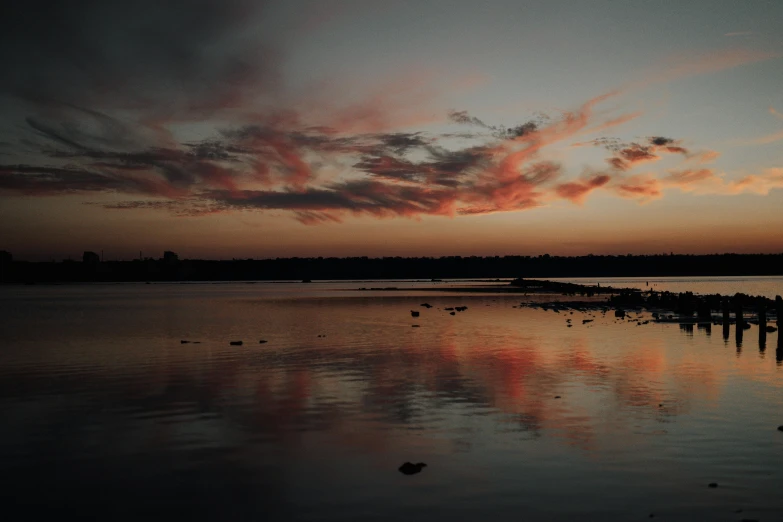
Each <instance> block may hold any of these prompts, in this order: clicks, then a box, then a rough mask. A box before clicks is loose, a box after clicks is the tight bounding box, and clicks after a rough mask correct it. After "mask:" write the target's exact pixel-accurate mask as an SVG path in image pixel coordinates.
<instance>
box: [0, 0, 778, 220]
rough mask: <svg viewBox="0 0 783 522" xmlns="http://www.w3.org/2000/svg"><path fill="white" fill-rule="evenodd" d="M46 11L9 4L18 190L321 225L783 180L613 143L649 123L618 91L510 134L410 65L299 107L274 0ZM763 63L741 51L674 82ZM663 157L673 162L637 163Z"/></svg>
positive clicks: (699, 154) (6, 63)
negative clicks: (577, 165)
mask: <svg viewBox="0 0 783 522" xmlns="http://www.w3.org/2000/svg"><path fill="white" fill-rule="evenodd" d="M39 4H40V3H39V2H35V1H31V2H16V3H14V4H13V5H11V6H10V7H9V10H8V17H7V20H11V21H12V23H8V24H6V25H7V27H6V29H5V30H4V31H3V32H0V48H3V49H14V50H16V51H14V52H9V53H4V54H2V56H0V66H2V67H3V70H4V71H6V72H7V73H8V74H4V75H3V77H2V79H0V101H3V102H5V103H11V104H15V110H17V112H19V111H21V112H23V117H22V119H21V120H20V122H19V125H18V126H17V127H16V128H14V131H13V139H10V140H8V139H6V138H5V136H4V137H3V140H2V142H0V145H2V150H0V155H1V156H0V157H1V158H2V160H3V163H0V192H2V193H4V194H11V195H13V194H24V195H26V196H40V197H48V196H54V195H70V194H81V195H83V197H87V198H89V197H90V195H98V194H113V195H121V196H125V197H127V200H125V201H120V202H116V201H115V202H112V203H109V204H103V205H104V206H105V208H108V209H121V210H127V211H131V210H135V209H154V210H164V211H169V212H172V213H174V214H176V215H183V216H195V215H204V214H212V213H218V212H236V211H261V212H287V213H289V214H290V215H291V216H292V217H294V218H295V219H297V220H299V221H300V222H302V223H305V224H321V223H335V222H341V221H343V220H344V219H345V218H346V217H347V216H368V217H375V218H394V217H408V218H417V217H421V216H425V215H437V216H460V215H480V214H489V213H495V212H514V211H522V210H530V209H534V208H537V207H541V206H544V205H548V204H552V203H553V202H557V201H566V202H570V203H573V204H577V205H579V204H583V203H584V202H585V201H586V200H587V198H588V197H589V196H590V195H591V194H593V193H595V192H596V191H601V192H602V193H604V194H607V195H614V196H619V197H623V198H633V199H638V200H640V201H647V200H650V199H654V198H658V197H661V195H662V194H663V193H664V191H666V190H670V189H677V190H681V191H685V192H692V193H694V194H724V195H732V194H740V193H756V194H767V193H769V191H770V190H773V189H775V188H779V187H782V186H783V179H781V173H780V169H768V170H766V171H763V172H762V173H759V174H752V175H746V176H744V177H742V178H740V179H736V180H730V179H728V178H727V177H726V176H725V175H724V174H722V173H720V172H718V171H716V170H713V169H711V168H706V167H705V165H706V164H707V163H710V162H712V161H714V160H715V159H716V158H717V157H718V153H717V152H715V151H711V150H707V149H699V150H692V148H691V147H686V146H685V140H683V139H675V138H670V137H666V136H660V135H650V136H647V137H644V138H638V139H635V140H633V141H629V140H623V139H620V138H609V137H602V135H603V134H605V133H606V132H611V131H613V130H615V129H619V128H620V127H621V126H622V125H623V124H625V123H627V122H629V121H632V120H634V119H636V118H637V117H639V116H640V115H641V113H639V112H629V113H616V112H613V111H611V110H608V109H604V108H603V107H605V105H606V102H607V101H608V100H611V99H613V97H615V96H616V95H617V93H606V94H603V95H600V96H597V97H595V98H592V99H589V100H587V101H585V102H584V103H583V104H581V105H580V106H578V107H575V108H573V109H571V110H566V111H561V112H560V113H559V114H558V115H556V116H548V115H544V114H543V113H537V114H534V115H533V116H532V117H527V118H520V122H519V123H518V124H515V125H511V126H509V127H506V126H502V125H495V124H493V123H489V122H487V121H485V119H482V118H479V117H478V116H476V115H473V114H470V113H469V112H468V111H466V110H457V109H454V110H451V111H447V110H443V111H434V110H432V109H431V105H430V104H431V103H432V100H433V99H436V98H437V96H438V89H437V88H436V87H435V85H434V83H432V82H430V81H429V80H428V78H427V74H418V73H410V74H404V73H397V74H395V75H394V76H393V77H392V78H390V79H389V80H387V81H385V82H382V83H381V84H380V85H377V86H376V87H374V88H369V89H366V90H365V91H364V93H363V94H362V95H356V96H352V97H351V98H350V101H348V102H345V103H340V100H338V99H337V97H330V96H329V95H328V94H329V93H328V92H327V93H326V94H324V93H317V94H316V93H313V94H312V95H308V96H305V97H303V98H300V99H297V100H291V99H288V98H287V96H286V94H285V93H284V92H283V91H284V89H282V87H281V73H280V71H281V67H280V65H281V61H282V56H283V55H282V53H281V52H279V51H278V50H276V49H274V48H273V47H272V46H270V45H269V44H268V43H266V42H265V41H264V39H263V35H262V34H259V33H260V31H258V30H257V28H254V27H253V26H252V25H251V24H250V22H249V21H250V20H253V19H254V18H257V17H258V16H261V15H263V10H264V8H265V7H264V5H263V2H255V1H250V0H247V1H243V0H230V1H227V2H221V3H218V2H212V1H207V0H194V1H188V2H184V1H173V2H141V3H134V4H130V3H128V4H121V3H116V2H99V1H93V0H76V1H74V2H68V3H67V4H62V5H49V4H48V3H47V9H45V10H44V9H42V8H41V5H39ZM42 13H44V14H42ZM31 27H35V28H36V30H35V31H31V30H30V28H31ZM765 58H768V56H766V55H763V56H760V55H758V54H753V53H750V54H749V53H733V54H730V55H727V56H724V55H721V56H716V57H711V58H708V59H706V60H704V61H702V62H701V63H700V65H692V64H690V63H689V65H688V67H687V73H686V69H684V68H683V67H684V65H683V64H682V63H678V64H676V66H674V67H673V68H672V69H671V70H670V71H669V73H667V74H668V75H669V76H672V77H673V76H676V75H684V74H693V73H694V71H695V73H698V72H712V71H715V70H719V69H721V68H725V67H730V66H733V65H736V64H740V63H746V62H749V61H750V62H752V61H758V60H761V59H765ZM664 76H665V75H664ZM464 81H465V82H466V83H469V82H470V81H472V80H470V79H466V80H464ZM773 114H776V113H774V112H773ZM433 123H437V124H439V127H438V129H439V130H438V131H433V130H431V127H430V125H431V124H433ZM449 126H450V127H451V128H448V127H449ZM183 128H184V129H185V131H190V134H192V135H193V134H194V135H197V137H195V138H193V137H190V138H185V137H184V136H185V135H187V134H188V132H183ZM196 128H198V132H195V131H193V129H196ZM442 129H447V130H442ZM573 145H594V146H596V147H599V148H600V149H601V150H603V151H605V153H606V158H605V162H604V163H603V164H600V165H598V166H589V167H585V168H583V169H582V170H581V171H580V172H568V170H567V169H566V168H565V167H564V166H563V164H562V163H560V162H559V161H557V160H556V159H555V158H556V157H557V155H556V154H553V151H554V150H557V149H558V148H565V147H570V146H573ZM9 151H12V152H9ZM9 157H11V158H12V161H9ZM663 160H666V161H667V162H673V163H676V164H677V165H673V166H668V167H666V168H664V169H663V171H662V173H649V172H644V173H639V172H638V170H639V169H642V168H649V167H650V166H652V165H653V164H657V163H658V162H660V161H663ZM84 195H86V196H84ZM113 199H116V198H113Z"/></svg>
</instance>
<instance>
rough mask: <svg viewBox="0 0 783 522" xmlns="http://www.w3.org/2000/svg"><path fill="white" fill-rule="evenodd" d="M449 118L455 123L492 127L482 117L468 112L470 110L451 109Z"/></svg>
mask: <svg viewBox="0 0 783 522" xmlns="http://www.w3.org/2000/svg"><path fill="white" fill-rule="evenodd" d="M449 119H450V120H451V121H453V122H454V123H459V124H461V125H476V126H478V127H484V128H487V129H488V128H490V127H489V125H487V124H486V123H484V122H483V121H481V120H480V119H478V118H476V117H475V116H471V115H470V114H468V111H450V112H449Z"/></svg>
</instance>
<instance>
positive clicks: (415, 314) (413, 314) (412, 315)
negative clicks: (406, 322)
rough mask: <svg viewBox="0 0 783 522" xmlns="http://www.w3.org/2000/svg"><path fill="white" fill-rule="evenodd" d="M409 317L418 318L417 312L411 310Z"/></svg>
mask: <svg viewBox="0 0 783 522" xmlns="http://www.w3.org/2000/svg"><path fill="white" fill-rule="evenodd" d="M411 317H419V312H417V311H416V310H411Z"/></svg>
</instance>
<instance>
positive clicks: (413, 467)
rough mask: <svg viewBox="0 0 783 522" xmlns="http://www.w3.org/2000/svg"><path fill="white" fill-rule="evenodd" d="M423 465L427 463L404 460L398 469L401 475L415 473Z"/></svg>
mask: <svg viewBox="0 0 783 522" xmlns="http://www.w3.org/2000/svg"><path fill="white" fill-rule="evenodd" d="M425 467H427V465H426V464H425V463H423V462H418V463H416V464H414V463H412V462H406V463H405V464H403V465H402V466H400V467H399V468H398V469H399V471H400V473H402V474H403V475H415V474H416V473H420V472H421V469H422V468H425Z"/></svg>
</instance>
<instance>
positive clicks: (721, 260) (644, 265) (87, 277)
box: [0, 252, 783, 283]
mask: <svg viewBox="0 0 783 522" xmlns="http://www.w3.org/2000/svg"><path fill="white" fill-rule="evenodd" d="M166 254H167V255H166V256H164V258H161V259H153V258H145V259H137V260H133V261H102V260H101V257H100V256H99V255H97V254H95V253H94V252H85V256H84V259H83V260H82V261H63V262H27V261H18V260H17V261H15V260H13V257H12V256H11V255H10V253H8V252H4V253H3V256H2V258H0V282H3V283H55V282H62V283H65V282H105V283H113V282H141V283H144V282H169V281H170V282H216V281H236V282H246V281H249V282H253V281H307V280H313V281H315V280H320V281H323V280H335V281H337V280H351V281H380V280H387V281H393V280H422V281H433V282H435V281H437V280H439V279H444V280H445V279H474V280H475V279H501V280H503V279H512V278H515V277H526V278H536V279H554V278H604V277H612V278H624V277H644V278H654V277H709V276H714V277H717V276H724V277H725V276H736V277H752V276H778V275H783V254H713V255H652V256H595V255H588V256H576V257H560V256H549V255H542V256H503V257H500V256H498V257H461V256H451V257H439V258H430V257H383V258H368V257H350V258H279V259H234V260H231V261H209V260H197V259H183V260H181V259H179V257H178V256H177V254H175V253H173V252H167V253H166Z"/></svg>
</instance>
